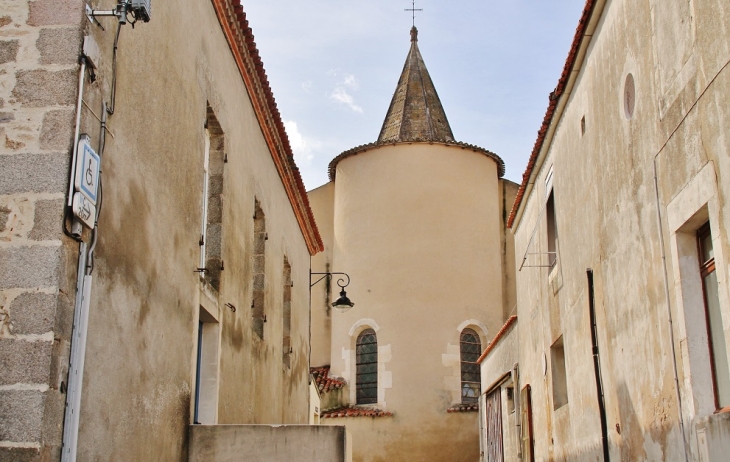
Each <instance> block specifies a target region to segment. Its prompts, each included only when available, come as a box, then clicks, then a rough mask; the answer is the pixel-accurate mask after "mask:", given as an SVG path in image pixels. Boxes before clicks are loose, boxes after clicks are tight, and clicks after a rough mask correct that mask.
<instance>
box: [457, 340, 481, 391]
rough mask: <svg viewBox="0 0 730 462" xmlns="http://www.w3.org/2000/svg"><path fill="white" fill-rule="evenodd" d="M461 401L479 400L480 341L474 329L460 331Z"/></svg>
mask: <svg viewBox="0 0 730 462" xmlns="http://www.w3.org/2000/svg"><path fill="white" fill-rule="evenodd" d="M460 352H461V402H462V403H476V402H477V401H478V400H479V389H480V388H481V382H482V374H481V371H480V369H479V364H477V359H479V355H480V354H481V353H482V342H481V340H480V339H479V335H478V334H477V333H476V332H475V331H474V329H469V328H466V329H464V330H463V331H461V339H460Z"/></svg>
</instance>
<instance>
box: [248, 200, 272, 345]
mask: <svg viewBox="0 0 730 462" xmlns="http://www.w3.org/2000/svg"><path fill="white" fill-rule="evenodd" d="M268 239H269V237H268V234H267V233H266V214H265V213H264V211H263V209H262V207H261V203H260V202H259V200H258V199H257V198H254V214H253V246H252V249H253V251H252V252H251V278H252V282H253V284H252V288H251V317H252V320H253V323H252V328H253V331H254V332H255V333H256V335H257V336H258V338H259V339H260V340H264V330H265V329H264V325H265V323H266V241H267V240H268Z"/></svg>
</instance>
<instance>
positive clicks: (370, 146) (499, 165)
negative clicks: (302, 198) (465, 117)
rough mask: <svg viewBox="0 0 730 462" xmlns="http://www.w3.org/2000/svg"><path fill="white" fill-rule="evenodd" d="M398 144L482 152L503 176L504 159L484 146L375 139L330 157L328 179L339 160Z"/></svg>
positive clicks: (433, 141) (331, 178) (441, 141)
mask: <svg viewBox="0 0 730 462" xmlns="http://www.w3.org/2000/svg"><path fill="white" fill-rule="evenodd" d="M400 144H440V145H443V146H450V147H456V148H461V149H469V150H471V151H474V152H478V153H481V154H484V155H485V156H487V157H489V158H491V159H492V160H494V161H495V162H496V163H497V176H498V177H499V178H502V177H503V176H504V172H505V166H504V161H503V160H502V158H501V157H499V156H498V155H497V154H495V153H493V152H492V151H489V150H487V149H484V148H480V147H479V146H476V145H473V144H468V143H463V142H460V141H447V140H440V141H435V140H412V141H383V142H377V141H376V142H375V143H368V144H363V145H360V146H356V147H354V148H352V149H348V150H347V151H344V152H342V153H341V154H340V155H338V156H337V157H335V158H334V159H332V160H331V161H330V163H329V166H328V167H327V170H328V175H329V179H330V181H335V177H336V176H337V164H339V163H340V161H342V160H344V159H346V158H348V157H351V156H354V155H357V154H360V153H362V152H365V151H369V150H371V149H377V148H380V147H383V146H396V145H400Z"/></svg>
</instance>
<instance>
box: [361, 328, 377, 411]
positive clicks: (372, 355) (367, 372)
mask: <svg viewBox="0 0 730 462" xmlns="http://www.w3.org/2000/svg"><path fill="white" fill-rule="evenodd" d="M356 348H357V350H356V353H357V377H356V387H357V404H376V403H377V402H378V339H377V337H376V336H375V331H374V330H372V329H365V330H364V331H362V332H361V333H360V335H358V336H357V347H356Z"/></svg>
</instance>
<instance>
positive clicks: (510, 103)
mask: <svg viewBox="0 0 730 462" xmlns="http://www.w3.org/2000/svg"><path fill="white" fill-rule="evenodd" d="M242 3H243V7H244V11H246V14H247V19H248V21H249V26H250V27H251V28H252V29H253V34H254V36H255V41H256V45H257V47H258V49H259V52H260V55H261V57H262V59H263V62H264V68H265V69H266V74H267V76H268V78H269V83H270V85H271V88H272V90H273V92H274V97H275V98H276V102H277V106H278V108H279V111H280V113H281V117H282V120H283V121H284V126H285V128H286V131H287V135H288V136H289V141H290V143H291V146H292V150H293V151H294V158H295V160H296V162H297V166H298V167H299V169H300V172H301V174H302V179H303V180H304V184H305V186H306V188H307V189H308V190H311V189H314V188H316V187H319V186H321V185H322V184H324V183H326V182H327V181H328V178H327V165H328V164H329V162H330V160H332V159H333V158H334V157H335V156H337V155H338V154H340V153H341V152H343V151H346V150H348V149H350V148H353V147H356V146H359V145H362V144H367V143H371V142H374V141H376V140H377V138H378V134H379V133H380V128H381V126H382V124H383V120H384V119H385V115H386V113H387V111H388V107H389V105H390V100H391V98H392V96H393V92H394V91H395V87H396V84H397V83H398V78H399V77H400V74H401V71H402V70H403V65H404V63H405V60H406V56H407V54H408V50H409V48H410V28H411V25H412V13H410V12H406V11H404V10H405V9H406V8H412V4H411V1H409V0H361V1H358V2H355V1H352V0H313V1H302V0H243V2H242ZM584 4H585V0H508V1H503V0H500V1H497V0H451V1H444V0H419V1H416V5H415V8H421V9H423V11H419V12H416V27H417V28H418V46H419V49H420V51H421V55H422V56H423V59H424V62H425V63H426V67H427V68H428V71H429V74H430V75H431V79H432V80H433V82H434V85H435V86H436V91H437V92H438V94H439V97H440V99H441V104H442V105H443V107H444V110H445V111H446V116H447V118H448V120H449V124H450V125H451V130H452V131H453V133H454V138H455V139H456V140H457V141H462V142H465V143H469V144H475V145H477V146H480V147H482V148H485V149H488V150H490V151H492V152H494V153H496V154H497V155H499V156H500V157H501V158H502V159H503V160H504V162H505V165H506V173H505V178H508V179H510V180H512V181H514V182H516V183H519V182H521V179H522V173H523V171H524V169H525V166H526V165H527V161H528V159H529V156H530V153H531V152H532V147H533V145H534V143H535V139H536V137H537V131H538V129H539V128H540V125H541V123H542V119H543V117H544V115H545V110H546V108H547V106H548V95H549V94H550V92H551V91H552V90H553V89H554V88H555V86H556V85H557V83H558V79H559V78H560V74H561V72H562V68H563V65H564V64H565V59H566V57H567V56H568V51H569V49H570V44H571V42H572V40H573V35H574V33H575V29H576V27H577V25H578V19H579V18H580V15H581V12H582V9H583V6H584Z"/></svg>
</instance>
